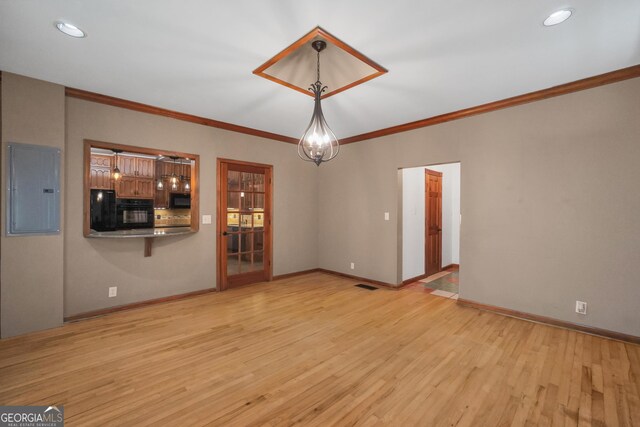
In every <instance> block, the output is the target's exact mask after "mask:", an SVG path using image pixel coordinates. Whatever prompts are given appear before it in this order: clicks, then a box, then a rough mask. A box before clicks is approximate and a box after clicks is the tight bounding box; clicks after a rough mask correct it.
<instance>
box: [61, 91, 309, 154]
mask: <svg viewBox="0 0 640 427" xmlns="http://www.w3.org/2000/svg"><path fill="white" fill-rule="evenodd" d="M65 95H66V96H68V97H70V98H77V99H82V100H84V101H91V102H97V103H100V104H105V105H111V106H113V107H120V108H126V109H127V110H133V111H139V112H142V113H148V114H155V115H156V116H164V117H171V118H172V119H177V120H182V121H185V122H190V123H196V124H199V125H204V126H210V127H214V128H218V129H224V130H228V131H232V132H238V133H243V134H245V135H252V136H257V137H260V138H266V139H271V140H275V141H281V142H288V143H290V144H297V143H298V138H292V137H289V136H285V135H280V134H277V133H272V132H266V131H263V130H259V129H253V128H249V127H246V126H240V125H234V124H232V123H227V122H221V121H219V120H214V119H207V118H206V117H200V116H195V115H193V114H187V113H180V112H178V111H173V110H167V109H165V108H160V107H154V106H152V105H147V104H142V103H140V102H135V101H127V100H126V99H120V98H114V97H112V96H107V95H101V94H99V93H94V92H88V91H86V90H81V89H74V88H70V87H67V88H65Z"/></svg>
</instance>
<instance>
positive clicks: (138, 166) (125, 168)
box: [118, 156, 156, 179]
mask: <svg viewBox="0 0 640 427" xmlns="http://www.w3.org/2000/svg"><path fill="white" fill-rule="evenodd" d="M155 163H156V161H155V160H153V159H148V158H145V157H132V156H119V157H118V169H120V173H121V174H122V176H135V177H138V178H149V179H153V177H154V176H155Z"/></svg>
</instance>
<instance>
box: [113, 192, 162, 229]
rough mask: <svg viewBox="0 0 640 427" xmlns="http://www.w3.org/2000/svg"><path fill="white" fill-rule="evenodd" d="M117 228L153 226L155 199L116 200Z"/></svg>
mask: <svg viewBox="0 0 640 427" xmlns="http://www.w3.org/2000/svg"><path fill="white" fill-rule="evenodd" d="M116 228H117V229H118V230H130V229H133V228H153V200H142V199H118V200H117V202H116Z"/></svg>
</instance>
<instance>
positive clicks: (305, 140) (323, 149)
mask: <svg viewBox="0 0 640 427" xmlns="http://www.w3.org/2000/svg"><path fill="white" fill-rule="evenodd" d="M311 46H312V47H313V49H315V51H316V52H317V55H318V59H317V80H316V82H315V83H311V86H310V87H309V90H310V91H312V92H313V94H314V98H315V102H314V107H313V115H312V116H311V122H309V126H308V127H307V130H306V131H305V132H304V134H303V135H302V138H300V141H299V142H298V156H300V158H301V159H302V160H304V161H307V162H314V163H315V164H316V165H317V166H320V163H322V162H328V161H329V160H331V159H333V158H334V157H335V156H337V155H338V151H340V143H339V142H338V138H336V136H335V135H334V133H333V131H331V129H330V128H329V125H327V121H326V120H325V119H324V115H323V114H322V107H321V106H320V98H321V97H322V93H323V92H324V91H325V90H327V86H323V85H322V82H320V52H322V51H323V50H324V49H325V48H326V47H327V43H326V42H324V41H323V40H316V41H314V42H313V43H311Z"/></svg>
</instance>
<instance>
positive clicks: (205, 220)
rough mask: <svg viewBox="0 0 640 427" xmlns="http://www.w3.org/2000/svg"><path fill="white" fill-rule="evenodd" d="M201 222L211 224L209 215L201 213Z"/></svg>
mask: <svg viewBox="0 0 640 427" xmlns="http://www.w3.org/2000/svg"><path fill="white" fill-rule="evenodd" d="M202 223H203V224H211V215H202Z"/></svg>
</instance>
